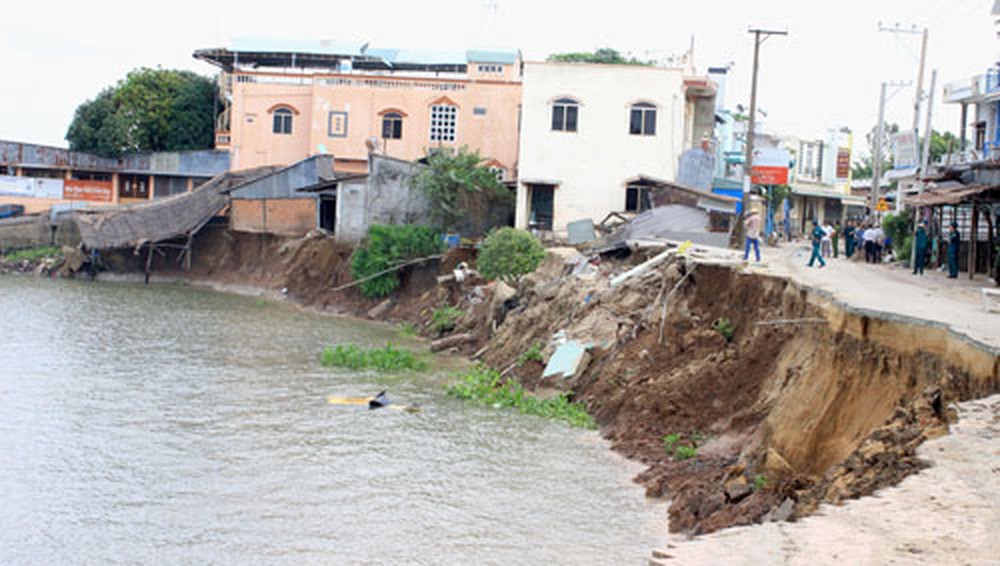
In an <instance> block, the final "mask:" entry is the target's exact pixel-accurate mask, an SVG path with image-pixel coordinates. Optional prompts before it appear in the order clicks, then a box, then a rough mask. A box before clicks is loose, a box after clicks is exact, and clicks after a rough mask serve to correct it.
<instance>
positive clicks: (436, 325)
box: [430, 307, 465, 335]
mask: <svg viewBox="0 0 1000 566" xmlns="http://www.w3.org/2000/svg"><path fill="white" fill-rule="evenodd" d="M464 314H465V313H464V312H462V311H461V310H459V309H457V308H455V307H441V308H437V309H434V312H432V313H431V322H430V327H431V332H433V333H434V334H437V335H441V334H444V333H445V332H451V331H452V330H455V325H456V324H457V323H458V319H460V318H462V315H464Z"/></svg>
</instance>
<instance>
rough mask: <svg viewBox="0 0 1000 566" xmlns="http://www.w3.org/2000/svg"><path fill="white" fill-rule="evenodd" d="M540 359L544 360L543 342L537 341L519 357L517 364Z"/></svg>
mask: <svg viewBox="0 0 1000 566" xmlns="http://www.w3.org/2000/svg"><path fill="white" fill-rule="evenodd" d="M540 361H542V343H541V342H535V343H534V344H532V345H531V346H530V347H529V348H528V349H527V350H525V351H524V353H523V354H521V355H520V357H518V358H517V365H518V366H524V365H525V364H527V363H529V362H540Z"/></svg>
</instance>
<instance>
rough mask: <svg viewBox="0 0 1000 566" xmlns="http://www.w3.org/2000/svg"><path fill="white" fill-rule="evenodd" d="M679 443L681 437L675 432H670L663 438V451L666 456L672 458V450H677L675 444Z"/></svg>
mask: <svg viewBox="0 0 1000 566" xmlns="http://www.w3.org/2000/svg"><path fill="white" fill-rule="evenodd" d="M680 441H681V435H680V434H679V433H676V432H672V433H670V434H668V435H666V436H664V437H663V451H664V452H666V453H667V455H668V456H672V455H673V453H674V450H676V449H677V443H678V442H680Z"/></svg>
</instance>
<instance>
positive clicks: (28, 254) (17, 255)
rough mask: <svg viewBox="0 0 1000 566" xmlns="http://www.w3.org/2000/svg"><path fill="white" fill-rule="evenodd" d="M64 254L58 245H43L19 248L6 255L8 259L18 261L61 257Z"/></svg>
mask: <svg viewBox="0 0 1000 566" xmlns="http://www.w3.org/2000/svg"><path fill="white" fill-rule="evenodd" d="M62 256H63V253H62V249H60V248H58V247H56V246H43V247H39V248H28V249H26V250H17V251H15V252H10V253H9V254H7V255H6V256H5V257H6V259H7V261H11V262H18V261H24V260H27V261H40V260H43V259H45V258H50V257H55V258H61V257H62Z"/></svg>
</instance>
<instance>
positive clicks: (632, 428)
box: [487, 263, 1000, 534]
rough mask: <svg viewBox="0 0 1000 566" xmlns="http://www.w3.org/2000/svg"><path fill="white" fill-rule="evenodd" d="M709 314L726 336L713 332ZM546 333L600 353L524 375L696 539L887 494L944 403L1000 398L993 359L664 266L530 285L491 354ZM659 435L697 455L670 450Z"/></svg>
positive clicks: (774, 283)
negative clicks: (554, 391)
mask: <svg viewBox="0 0 1000 566" xmlns="http://www.w3.org/2000/svg"><path fill="white" fill-rule="evenodd" d="M691 269H694V272H693V273H691V274H690V276H689V277H688V278H687V280H686V281H684V282H683V283H681V284H680V287H678V291H677V293H676V294H674V295H672V296H670V297H669V301H668V304H667V308H666V309H665V310H664V309H663V308H662V298H663V297H665V296H667V295H669V293H664V291H665V290H667V289H672V288H674V287H675V286H676V285H678V283H677V282H678V281H680V279H681V277H683V275H684V274H685V273H687V271H688V270H691ZM720 318H725V319H728V321H729V324H730V325H731V326H732V327H733V329H734V334H733V335H732V337H731V340H728V341H727V340H726V338H724V337H723V335H722V334H721V333H720V332H719V331H717V330H715V329H714V328H713V323H714V322H715V321H717V320H718V319H720ZM661 320H662V321H663V322H662V325H663V339H662V342H661V340H660V330H659V328H660V325H661ZM761 323H763V324H761ZM558 330H564V331H566V333H567V334H568V335H569V337H570V338H573V339H577V340H580V341H584V342H590V343H593V344H598V345H599V347H597V348H595V349H594V350H593V352H594V358H593V360H592V361H591V363H590V364H589V366H588V367H587V369H586V370H585V371H583V372H582V374H581V375H579V376H577V377H575V378H573V379H572V380H568V381H562V380H557V381H556V382H541V383H538V380H537V375H523V376H521V377H522V378H523V380H524V381H526V382H527V383H529V384H540V385H543V386H545V387H550V386H555V387H558V388H563V389H567V390H572V391H574V393H575V395H576V398H577V400H580V401H583V402H584V403H586V404H587V405H588V407H589V408H590V410H591V412H592V413H593V414H594V415H595V416H596V417H597V419H598V421H599V422H600V423H601V424H602V427H603V431H604V434H606V435H607V436H608V438H610V439H611V440H612V441H613V443H614V446H615V448H616V449H618V450H620V451H622V452H624V453H625V454H626V455H628V456H630V457H633V458H637V459H639V460H641V461H642V462H644V463H646V464H648V465H649V466H650V467H649V469H648V470H647V471H646V472H645V473H643V474H642V475H641V476H640V478H639V481H641V482H642V483H643V484H644V485H646V487H647V490H648V493H649V495H651V496H666V497H670V498H671V499H672V505H671V510H670V515H671V521H670V527H671V530H674V531H683V532H688V533H692V534H697V533H702V532H711V531H714V530H717V529H720V528H724V527H728V526H732V525H738V524H746V523H751V522H756V521H760V520H762V519H771V518H775V519H781V518H786V517H789V516H791V515H792V514H803V513H808V512H809V511H810V510H811V509H813V508H814V507H815V505H816V504H817V503H819V502H821V501H837V500H841V499H844V498H849V497H857V496H860V495H866V494H869V493H871V492H872V491H874V490H875V489H877V488H879V487H882V486H885V485H891V484H895V483H897V482H898V481H900V480H901V479H902V478H903V477H905V476H906V475H907V474H909V473H912V472H913V471H916V470H918V469H920V468H921V467H922V464H921V462H920V461H919V460H918V459H917V458H916V456H915V449H916V446H917V445H919V444H920V442H922V441H923V440H924V439H925V438H927V437H928V436H932V435H935V434H940V433H941V432H943V431H945V430H946V427H947V420H948V416H947V415H946V414H945V413H944V410H943V407H945V406H947V404H948V403H950V402H952V401H956V400H965V399H971V398H977V397H981V396H985V395H987V394H989V393H992V392H996V391H998V390H1000V383H998V378H997V357H996V355H995V353H993V352H989V351H986V350H984V349H982V348H981V347H979V346H977V345H975V344H971V343H968V342H966V341H963V340H962V339H960V338H958V337H955V336H951V335H949V334H948V333H947V332H946V331H944V330H942V329H940V328H936V327H933V326H923V325H920V324H917V323H915V322H913V321H905V320H898V321H887V320H881V319H875V318H871V317H869V316H867V315H866V314H864V313H853V312H849V311H848V310H847V309H844V308H842V307H840V306H838V305H836V304H833V303H831V302H829V301H828V300H826V299H824V298H823V297H819V296H812V295H810V294H809V293H807V292H806V291H804V290H801V289H799V288H798V287H796V286H795V285H794V284H792V283H790V282H789V281H787V280H784V279H780V278H774V277H766V276H759V275H746V274H742V273H740V272H739V271H737V270H735V269H732V268H729V267H720V266H711V265H698V266H697V267H694V265H693V264H687V265H686V264H684V263H675V264H673V265H668V266H666V267H664V268H662V269H660V270H659V271H656V272H653V273H650V274H647V275H646V276H645V277H640V278H636V279H635V280H634V281H630V282H628V283H626V284H625V285H622V286H621V287H619V288H617V289H610V288H608V287H607V285H606V284H602V283H601V282H600V279H597V280H593V281H580V280H575V278H573V277H572V276H566V275H563V276H562V277H561V278H557V279H555V280H552V281H529V284H528V288H527V290H526V291H525V292H524V296H523V302H522V305H521V306H520V307H519V310H517V311H515V312H512V313H510V314H509V315H508V317H507V320H506V321H505V322H504V324H503V325H502V326H500V328H499V329H498V332H497V335H496V336H495V337H494V339H493V341H492V342H491V348H490V352H489V353H488V354H487V360H488V361H489V362H490V363H492V364H493V365H495V366H497V367H501V366H505V365H506V364H505V362H506V361H507V360H511V359H514V358H516V356H517V354H518V353H519V352H522V351H524V350H525V349H526V348H527V347H528V346H529V345H530V344H532V343H534V342H536V341H539V342H543V343H547V342H548V341H549V340H550V338H551V336H552V334H553V333H555V332H556V331H558ZM671 434H674V435H677V436H678V437H679V438H680V439H681V440H680V443H686V444H696V445H697V455H696V456H695V457H694V458H691V459H688V460H682V461H676V460H677V459H676V458H673V457H671V456H670V455H668V454H667V451H666V449H665V447H664V441H663V437H664V436H665V435H671ZM782 504H783V505H782Z"/></svg>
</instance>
